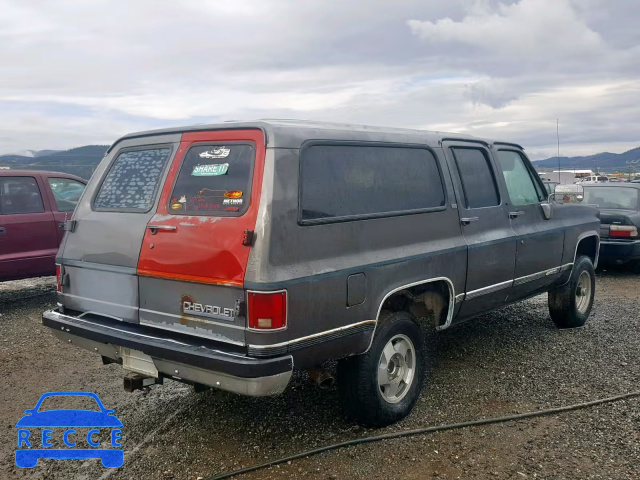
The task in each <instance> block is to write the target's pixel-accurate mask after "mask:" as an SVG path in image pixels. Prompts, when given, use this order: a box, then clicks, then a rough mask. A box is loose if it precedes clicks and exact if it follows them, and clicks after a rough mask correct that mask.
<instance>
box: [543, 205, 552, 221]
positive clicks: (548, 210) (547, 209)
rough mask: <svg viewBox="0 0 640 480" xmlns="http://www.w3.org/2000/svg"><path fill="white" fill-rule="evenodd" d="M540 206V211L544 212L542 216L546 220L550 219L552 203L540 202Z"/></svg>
mask: <svg viewBox="0 0 640 480" xmlns="http://www.w3.org/2000/svg"><path fill="white" fill-rule="evenodd" d="M540 206H541V207H542V213H543V214H544V218H545V219H547V220H550V219H551V216H552V214H553V207H552V205H551V204H550V203H541V204H540Z"/></svg>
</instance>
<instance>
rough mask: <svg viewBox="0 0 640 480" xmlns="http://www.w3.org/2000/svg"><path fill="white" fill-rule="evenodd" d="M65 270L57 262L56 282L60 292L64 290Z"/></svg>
mask: <svg viewBox="0 0 640 480" xmlns="http://www.w3.org/2000/svg"><path fill="white" fill-rule="evenodd" d="M63 275H64V272H63V271H62V265H60V264H58V263H56V283H57V284H58V292H62V276H63Z"/></svg>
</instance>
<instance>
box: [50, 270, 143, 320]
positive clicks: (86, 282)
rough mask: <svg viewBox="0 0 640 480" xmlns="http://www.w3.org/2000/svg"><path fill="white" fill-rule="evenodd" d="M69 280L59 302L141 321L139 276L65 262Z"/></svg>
mask: <svg viewBox="0 0 640 480" xmlns="http://www.w3.org/2000/svg"><path fill="white" fill-rule="evenodd" d="M64 269H65V274H66V275H68V276H69V277H68V278H69V284H68V285H66V286H65V287H64V289H63V292H64V293H63V294H62V295H59V300H60V303H62V304H63V305H64V306H65V307H67V308H70V309H72V310H77V311H80V312H95V313H98V314H101V315H106V316H110V317H115V318H118V319H122V320H124V321H127V322H133V323H135V322H137V321H138V277H137V276H136V275H130V274H127V273H120V272H113V271H107V270H96V269H94V268H81V267H74V266H71V265H69V264H66V265H65V267H64Z"/></svg>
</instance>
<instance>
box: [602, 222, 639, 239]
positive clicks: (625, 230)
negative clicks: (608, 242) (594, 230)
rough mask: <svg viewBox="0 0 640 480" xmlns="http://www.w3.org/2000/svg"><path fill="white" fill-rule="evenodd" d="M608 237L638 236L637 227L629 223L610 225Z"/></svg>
mask: <svg viewBox="0 0 640 480" xmlns="http://www.w3.org/2000/svg"><path fill="white" fill-rule="evenodd" d="M609 236H610V237H622V238H633V237H637V236H638V227H635V226H631V225H610V226H609Z"/></svg>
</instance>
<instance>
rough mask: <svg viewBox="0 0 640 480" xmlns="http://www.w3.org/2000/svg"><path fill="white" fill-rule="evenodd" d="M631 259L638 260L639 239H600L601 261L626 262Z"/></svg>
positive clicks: (639, 252)
mask: <svg viewBox="0 0 640 480" xmlns="http://www.w3.org/2000/svg"><path fill="white" fill-rule="evenodd" d="M631 260H640V240H633V241H624V240H623V241H617V240H604V239H601V240H600V261H601V262H602V263H609V264H611V263H626V262H629V261H631Z"/></svg>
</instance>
